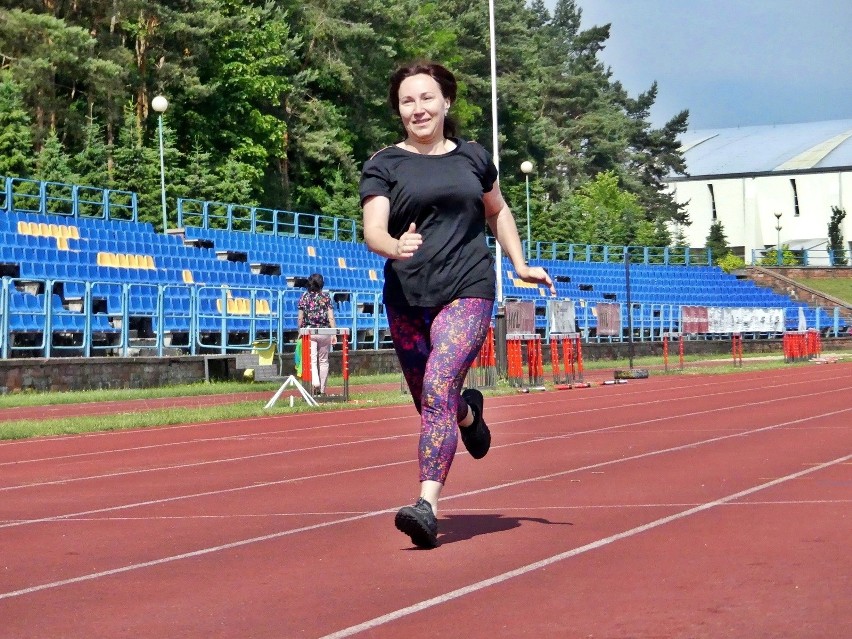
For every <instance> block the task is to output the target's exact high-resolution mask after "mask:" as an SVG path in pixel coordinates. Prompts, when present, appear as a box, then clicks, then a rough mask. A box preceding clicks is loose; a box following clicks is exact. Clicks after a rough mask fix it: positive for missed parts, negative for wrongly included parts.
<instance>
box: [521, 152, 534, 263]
mask: <svg viewBox="0 0 852 639" xmlns="http://www.w3.org/2000/svg"><path fill="white" fill-rule="evenodd" d="M521 171H523V173H524V178H525V179H526V182H527V262H529V261H530V247H531V245H532V240H531V238H530V173H532V171H533V163H532V162H530V161H529V160H524V161H523V162H521Z"/></svg>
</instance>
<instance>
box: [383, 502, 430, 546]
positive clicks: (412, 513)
mask: <svg viewBox="0 0 852 639" xmlns="http://www.w3.org/2000/svg"><path fill="white" fill-rule="evenodd" d="M394 523H395V524H396V527H397V528H398V529H399V530H401V531H402V532H404V533H405V534H406V535H408V536H409V537H411V543H413V544H414V545H415V546H419V547H420V548H434V547H435V546H437V545H438V519H437V517H435V515H434V514H432V504H430V503H429V502H428V501H426V500H425V499H423V498H422V497H420V498H419V499H418V500H417V502H416V503H415V504H414V505H413V506H405V507H404V508H400V509H399V512H398V513H396V520H395V522H394Z"/></svg>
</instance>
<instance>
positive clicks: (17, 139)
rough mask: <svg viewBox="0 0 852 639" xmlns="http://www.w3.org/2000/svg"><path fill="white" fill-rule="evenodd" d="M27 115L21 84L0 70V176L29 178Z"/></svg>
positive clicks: (28, 128) (29, 147) (29, 130)
mask: <svg viewBox="0 0 852 639" xmlns="http://www.w3.org/2000/svg"><path fill="white" fill-rule="evenodd" d="M32 147H33V140H32V131H31V129H30V116H29V114H28V113H27V111H26V109H25V107H24V102H23V99H22V97H21V90H20V87H19V86H18V85H17V83H15V81H14V80H12V78H11V77H9V75H8V74H7V73H0V177H28V176H29V175H30V172H31V171H32V167H33V164H32Z"/></svg>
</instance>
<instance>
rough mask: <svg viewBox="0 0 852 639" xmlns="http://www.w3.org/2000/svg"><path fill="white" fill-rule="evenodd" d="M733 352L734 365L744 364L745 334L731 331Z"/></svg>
mask: <svg viewBox="0 0 852 639" xmlns="http://www.w3.org/2000/svg"><path fill="white" fill-rule="evenodd" d="M731 354H732V355H733V356H734V366H742V365H743V336H742V333H731Z"/></svg>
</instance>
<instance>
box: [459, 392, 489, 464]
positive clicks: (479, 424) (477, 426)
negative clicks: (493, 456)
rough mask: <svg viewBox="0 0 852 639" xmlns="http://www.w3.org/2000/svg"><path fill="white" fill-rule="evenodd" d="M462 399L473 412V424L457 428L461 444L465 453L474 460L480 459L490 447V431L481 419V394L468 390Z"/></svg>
mask: <svg viewBox="0 0 852 639" xmlns="http://www.w3.org/2000/svg"><path fill="white" fill-rule="evenodd" d="M462 399H464V401H466V402H467V405H468V406H470V410H472V411H473V423H472V424H471V425H470V426H462V427H460V428H459V432H460V433H461V438H462V443H463V444H464V447H465V448H467V452H469V453H470V456H471V457H473V458H474V459H482V458H483V457H485V455H486V454H487V453H488V449H489V448H490V447H491V431H490V430H488V426H487V425H486V424H485V420H484V419H483V416H482V412H483V402H484V399H483V397H482V393H480V392H479V391H478V390H476V389H475V388H468V389H467V390H466V391H464V392H463V393H462Z"/></svg>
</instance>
